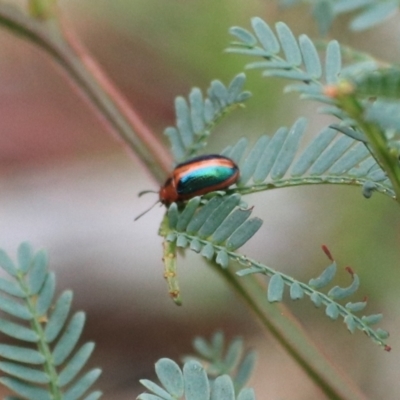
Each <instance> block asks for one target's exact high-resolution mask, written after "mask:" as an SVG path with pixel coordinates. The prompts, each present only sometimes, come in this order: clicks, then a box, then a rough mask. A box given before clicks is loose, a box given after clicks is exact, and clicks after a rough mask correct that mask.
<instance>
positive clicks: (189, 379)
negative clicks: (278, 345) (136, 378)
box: [138, 332, 255, 400]
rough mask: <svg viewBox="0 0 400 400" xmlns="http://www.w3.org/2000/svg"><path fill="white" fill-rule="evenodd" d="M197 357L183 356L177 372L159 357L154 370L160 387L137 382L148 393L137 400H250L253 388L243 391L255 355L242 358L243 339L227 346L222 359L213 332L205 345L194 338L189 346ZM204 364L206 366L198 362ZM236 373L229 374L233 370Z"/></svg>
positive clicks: (220, 341) (221, 339)
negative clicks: (197, 354) (182, 364)
mask: <svg viewBox="0 0 400 400" xmlns="http://www.w3.org/2000/svg"><path fill="white" fill-rule="evenodd" d="M193 345H194V347H195V349H196V351H197V352H198V353H199V356H196V357H192V356H191V357H186V362H185V364H184V366H183V369H182V370H181V369H180V368H179V366H178V364H176V363H175V362H174V361H173V360H170V359H168V358H162V359H160V360H158V361H157V363H156V365H155V370H156V374H157V377H158V379H159V381H160V382H161V384H162V386H163V387H161V386H160V385H158V384H157V383H154V382H152V381H150V380H147V379H142V380H141V381H140V383H141V384H142V385H143V386H145V387H146V389H148V390H149V391H150V392H153V394H149V393H142V394H140V395H139V396H138V399H140V400H157V399H178V398H184V399H186V400H197V399H204V400H207V399H210V400H217V399H219V400H235V399H236V400H254V399H255V395H254V391H253V389H250V388H244V385H245V384H246V382H247V380H248V378H249V376H250V374H251V371H252V369H253V366H254V362H255V353H254V352H253V351H249V352H247V354H246V355H245V356H244V357H243V356H242V353H243V340H242V339H241V338H236V339H234V340H232V342H231V343H230V344H229V345H228V348H227V352H226V355H225V356H223V350H224V335H223V334H222V333H221V332H217V333H215V334H214V335H213V337H212V339H211V342H210V343H208V342H207V341H206V340H205V339H204V338H201V337H198V338H196V339H195V341H194V343H193ZM199 359H200V360H202V361H203V362H204V361H206V364H207V365H206V366H204V365H202V363H201V362H199V361H198V360H199ZM236 369H237V371H236V373H235V374H233V372H234V370H236Z"/></svg>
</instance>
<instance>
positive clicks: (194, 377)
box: [183, 360, 210, 400]
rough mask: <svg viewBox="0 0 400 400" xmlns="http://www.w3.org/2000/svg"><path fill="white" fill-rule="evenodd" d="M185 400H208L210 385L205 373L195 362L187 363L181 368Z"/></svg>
mask: <svg viewBox="0 0 400 400" xmlns="http://www.w3.org/2000/svg"><path fill="white" fill-rule="evenodd" d="M183 377H184V386H185V398H186V399H187V400H208V399H209V396H210V385H209V381H208V377H207V373H206V371H205V370H204V368H203V367H202V365H201V364H200V363H199V362H197V361H194V360H192V361H188V362H186V363H185V365H184V366H183Z"/></svg>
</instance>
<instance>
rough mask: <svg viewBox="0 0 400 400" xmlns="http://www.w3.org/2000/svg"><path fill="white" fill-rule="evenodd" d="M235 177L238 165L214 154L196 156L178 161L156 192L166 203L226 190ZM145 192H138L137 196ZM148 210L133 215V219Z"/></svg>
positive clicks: (237, 177) (237, 176) (163, 202)
mask: <svg viewBox="0 0 400 400" xmlns="http://www.w3.org/2000/svg"><path fill="white" fill-rule="evenodd" d="M238 179H239V167H238V166H237V165H236V164H235V163H234V162H233V161H232V160H231V159H230V158H228V157H225V156H221V155H218V154H208V155H204V156H199V157H195V158H192V159H190V160H188V161H185V162H183V163H181V164H178V165H177V166H176V167H175V169H174V170H173V171H172V174H171V175H170V176H169V177H168V179H167V180H166V182H165V183H164V186H162V187H161V189H160V191H159V200H158V201H157V202H156V203H155V204H154V205H156V204H157V203H158V202H160V203H162V204H165V205H166V206H169V205H170V204H171V203H173V202H182V201H185V200H189V199H191V198H192V197H195V196H200V195H203V194H206V193H210V192H214V191H215V190H222V189H226V188H228V187H229V186H231V185H233V184H234V183H236V182H237V181H238ZM144 193H149V191H145V192H141V193H139V196H140V195H142V194H144ZM154 205H153V206H152V207H150V208H149V209H148V210H146V211H145V212H143V213H142V214H140V215H139V216H138V217H136V218H135V221H136V220H137V219H138V218H140V217H141V216H142V215H144V214H145V213H146V212H148V211H149V210H151V208H153V207H154Z"/></svg>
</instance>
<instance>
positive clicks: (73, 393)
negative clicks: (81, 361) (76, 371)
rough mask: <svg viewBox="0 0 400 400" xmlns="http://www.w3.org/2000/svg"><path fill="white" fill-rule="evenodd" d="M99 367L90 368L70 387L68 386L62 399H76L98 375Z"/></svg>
mask: <svg viewBox="0 0 400 400" xmlns="http://www.w3.org/2000/svg"><path fill="white" fill-rule="evenodd" d="M100 374H101V370H100V369H92V370H91V371H89V372H87V373H86V374H85V375H84V376H83V377H82V378H80V379H79V380H78V381H77V382H76V383H75V384H74V385H73V386H72V387H70V388H69V389H68V390H67V391H66V393H65V395H64V400H78V399H79V398H80V397H81V396H82V395H83V394H84V393H85V392H86V391H87V390H88V389H89V388H90V386H92V385H93V383H94V382H95V381H96V380H97V378H98V377H99V376H100Z"/></svg>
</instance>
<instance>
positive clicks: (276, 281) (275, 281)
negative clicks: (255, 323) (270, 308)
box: [267, 274, 285, 303]
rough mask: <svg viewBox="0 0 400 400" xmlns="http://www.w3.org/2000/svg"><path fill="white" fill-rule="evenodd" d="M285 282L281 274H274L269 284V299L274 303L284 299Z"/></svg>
mask: <svg viewBox="0 0 400 400" xmlns="http://www.w3.org/2000/svg"><path fill="white" fill-rule="evenodd" d="M284 287H285V282H284V281H283V278H282V276H281V275H278V274H276V275H273V276H272V277H271V279H270V281H269V284H268V294H267V297H268V301H269V302H271V303H273V302H275V301H282V297H283V289H284Z"/></svg>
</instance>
